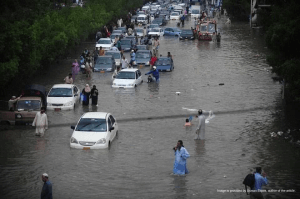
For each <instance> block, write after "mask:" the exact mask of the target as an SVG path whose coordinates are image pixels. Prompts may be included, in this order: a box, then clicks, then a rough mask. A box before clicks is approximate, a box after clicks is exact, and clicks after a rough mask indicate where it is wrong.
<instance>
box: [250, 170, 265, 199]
mask: <svg viewBox="0 0 300 199" xmlns="http://www.w3.org/2000/svg"><path fill="white" fill-rule="evenodd" d="M254 176H255V183H254V188H253V189H252V190H254V191H251V192H250V199H263V198H264V196H263V195H262V193H261V190H262V186H263V185H267V184H268V179H267V174H266V173H265V172H263V173H262V169H261V167H257V168H256V172H255V174H254Z"/></svg>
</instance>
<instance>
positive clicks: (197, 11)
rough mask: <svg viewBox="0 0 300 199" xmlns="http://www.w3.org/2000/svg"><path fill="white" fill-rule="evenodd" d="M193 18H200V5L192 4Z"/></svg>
mask: <svg viewBox="0 0 300 199" xmlns="http://www.w3.org/2000/svg"><path fill="white" fill-rule="evenodd" d="M190 10H191V18H192V19H194V18H199V17H200V16H201V14H200V10H201V9H200V5H192V6H191V9H190Z"/></svg>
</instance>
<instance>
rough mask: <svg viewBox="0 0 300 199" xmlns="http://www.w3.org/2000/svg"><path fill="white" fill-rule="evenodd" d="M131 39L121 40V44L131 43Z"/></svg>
mask: <svg viewBox="0 0 300 199" xmlns="http://www.w3.org/2000/svg"><path fill="white" fill-rule="evenodd" d="M130 44H131V41H130V40H121V45H130Z"/></svg>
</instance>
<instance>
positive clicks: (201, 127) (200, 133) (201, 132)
mask: <svg viewBox="0 0 300 199" xmlns="http://www.w3.org/2000/svg"><path fill="white" fill-rule="evenodd" d="M196 117H198V120H199V123H198V126H197V130H196V134H197V137H196V138H195V140H199V139H200V140H204V139H205V116H204V115H203V114H202V110H201V109H199V111H198V116H196Z"/></svg>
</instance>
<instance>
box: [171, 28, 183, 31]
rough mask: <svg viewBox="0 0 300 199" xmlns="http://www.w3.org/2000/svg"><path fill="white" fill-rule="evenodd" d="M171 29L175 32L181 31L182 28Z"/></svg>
mask: <svg viewBox="0 0 300 199" xmlns="http://www.w3.org/2000/svg"><path fill="white" fill-rule="evenodd" d="M171 31H174V32H181V30H180V29H178V28H172V29H171Z"/></svg>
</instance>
